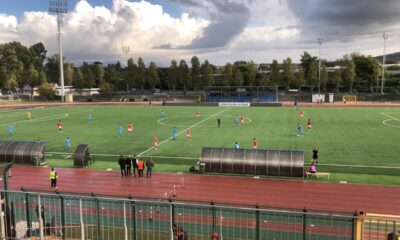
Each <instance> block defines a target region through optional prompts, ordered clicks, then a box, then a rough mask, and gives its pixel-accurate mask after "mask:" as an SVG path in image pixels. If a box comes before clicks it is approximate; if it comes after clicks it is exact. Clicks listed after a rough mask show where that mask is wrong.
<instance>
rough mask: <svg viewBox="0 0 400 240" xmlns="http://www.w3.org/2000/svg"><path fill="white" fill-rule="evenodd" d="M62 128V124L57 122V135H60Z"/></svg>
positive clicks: (59, 121)
mask: <svg viewBox="0 0 400 240" xmlns="http://www.w3.org/2000/svg"><path fill="white" fill-rule="evenodd" d="M62 127H63V122H62V121H61V120H58V122H57V128H58V132H59V133H62Z"/></svg>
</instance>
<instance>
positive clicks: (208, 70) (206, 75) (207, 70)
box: [201, 59, 214, 86]
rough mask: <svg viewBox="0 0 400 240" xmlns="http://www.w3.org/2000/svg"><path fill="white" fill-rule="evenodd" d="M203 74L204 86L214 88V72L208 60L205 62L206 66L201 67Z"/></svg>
mask: <svg viewBox="0 0 400 240" xmlns="http://www.w3.org/2000/svg"><path fill="white" fill-rule="evenodd" d="M201 72H202V75H203V78H202V85H203V86H212V85H213V84H214V77H213V76H212V74H213V70H212V66H211V65H210V63H209V62H208V60H207V59H206V60H205V61H204V64H202V65H201Z"/></svg>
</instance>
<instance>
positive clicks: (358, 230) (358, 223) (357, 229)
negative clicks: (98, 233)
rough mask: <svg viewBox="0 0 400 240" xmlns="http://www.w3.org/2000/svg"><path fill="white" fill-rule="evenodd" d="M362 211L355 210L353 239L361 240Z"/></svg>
mask: <svg viewBox="0 0 400 240" xmlns="http://www.w3.org/2000/svg"><path fill="white" fill-rule="evenodd" d="M363 225H364V213H363V212H356V220H355V232H356V233H355V239H356V240H361V239H362V234H363V228H364V226H363Z"/></svg>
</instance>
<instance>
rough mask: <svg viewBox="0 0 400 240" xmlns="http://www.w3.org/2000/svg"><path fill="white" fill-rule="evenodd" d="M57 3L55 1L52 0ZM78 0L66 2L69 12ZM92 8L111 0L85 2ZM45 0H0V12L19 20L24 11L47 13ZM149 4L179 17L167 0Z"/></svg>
mask: <svg viewBox="0 0 400 240" xmlns="http://www.w3.org/2000/svg"><path fill="white" fill-rule="evenodd" d="M54 1H57V0H54ZM79 1H80V0H68V4H69V7H68V8H69V10H71V9H72V8H73V7H74V6H75V4H76V3H77V2H79ZM87 1H88V2H89V3H90V4H91V5H93V6H105V7H107V8H110V7H111V5H112V0H87ZM49 2H50V1H47V0H0V12H1V13H7V14H11V15H14V16H16V17H17V18H20V17H21V16H22V14H23V13H24V12H25V11H47V9H48V8H49ZM149 2H151V3H154V4H158V5H161V6H163V8H164V10H165V11H166V12H168V13H169V14H170V15H172V16H179V14H180V11H181V10H180V9H179V7H177V5H176V4H169V3H168V1H167V0H149Z"/></svg>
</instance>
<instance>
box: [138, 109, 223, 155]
mask: <svg viewBox="0 0 400 240" xmlns="http://www.w3.org/2000/svg"><path fill="white" fill-rule="evenodd" d="M229 109H230V108H225V109H224V110H222V111H219V112H217V113H214V114H213V115H210V116H209V117H207V118H204V119H203V120H201V121H199V122H198V123H195V124H193V125H192V126H190V127H189V128H194V127H196V126H197V125H199V124H201V123H203V122H205V121H207V120H208V119H210V118H212V117H214V116H218V115H219V114H221V113H223V112H226V111H228V110H229ZM185 132H186V129H183V130H182V131H180V132H178V133H177V134H176V136H179V135H181V134H182V133H185ZM171 139H172V137H169V138H167V139H165V140H164V141H162V142H160V143H159V144H158V146H160V145H161V144H164V143H166V142H167V141H169V140H171ZM152 149H153V146H151V147H150V148H149V149H147V150H145V151H143V152H141V153H139V154H138V155H137V156H138V157H140V156H142V155H143V154H145V153H147V152H149V151H151V150H152Z"/></svg>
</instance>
